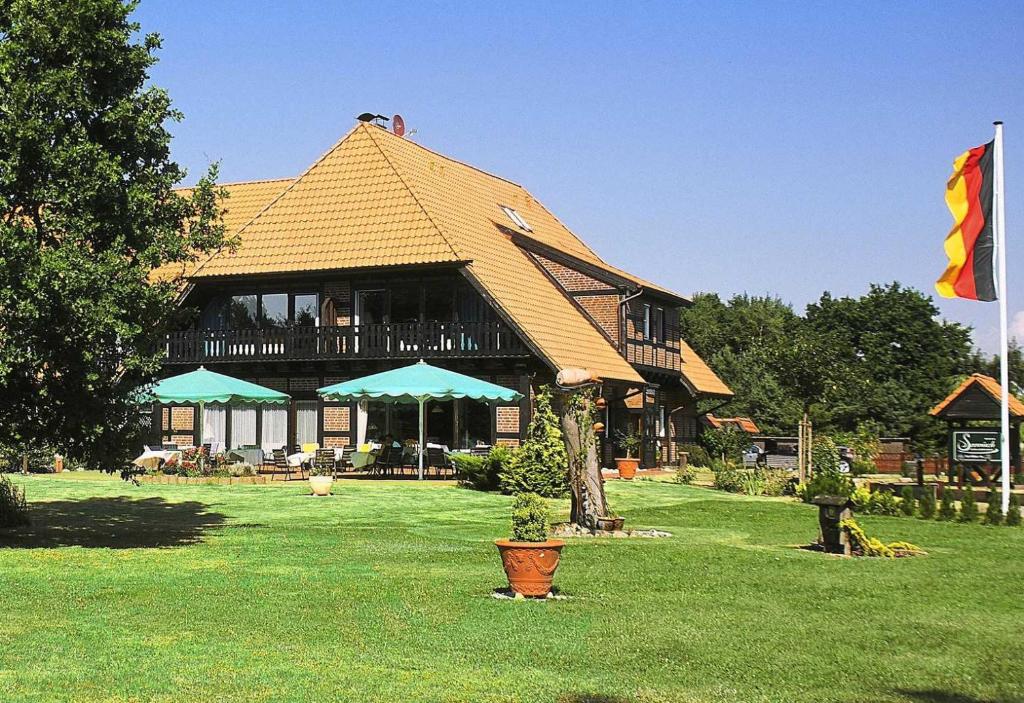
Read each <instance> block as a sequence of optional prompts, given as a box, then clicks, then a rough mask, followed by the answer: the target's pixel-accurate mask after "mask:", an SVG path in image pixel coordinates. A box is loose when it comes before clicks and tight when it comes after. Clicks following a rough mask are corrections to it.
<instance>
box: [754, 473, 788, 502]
mask: <svg viewBox="0 0 1024 703" xmlns="http://www.w3.org/2000/svg"><path fill="white" fill-rule="evenodd" d="M758 474H759V475H760V477H761V481H762V482H763V483H764V488H763V489H762V491H761V495H766V496H784V495H791V494H792V493H793V491H794V488H795V484H794V479H793V476H792V475H791V474H790V473H789V472H788V471H786V470H785V469H765V470H764V471H759V472H758Z"/></svg>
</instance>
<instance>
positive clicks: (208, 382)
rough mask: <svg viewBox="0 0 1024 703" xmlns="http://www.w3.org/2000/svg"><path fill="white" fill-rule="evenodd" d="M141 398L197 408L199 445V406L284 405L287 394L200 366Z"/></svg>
mask: <svg viewBox="0 0 1024 703" xmlns="http://www.w3.org/2000/svg"><path fill="white" fill-rule="evenodd" d="M143 395H144V397H146V398H148V399H150V400H155V401H158V402H160V403H166V404H168V405H194V406H197V407H198V408H199V413H198V418H197V420H196V426H197V427H198V428H199V444H202V443H203V407H204V406H205V405H206V404H207V403H221V404H224V405H238V404H241V403H287V402H288V401H289V400H291V396H289V395H288V394H287V393H282V392H280V391H275V390H273V389H271V388H264V387H263V386H260V385H257V384H255V383H249V382H248V381H243V380H242V379H240V378H233V377H232V376H225V375H224V374H222V373H217V372H216V371H208V370H207V369H206V368H204V367H202V366H200V367H199V368H198V369H196V370H195V371H189V372H188V373H183V374H180V375H178V376H171V377H170V378H165V379H164V380H162V381H160V382H159V383H156V384H154V385H153V386H152V387H150V388H148V389H147V390H146V391H145V392H144V393H143Z"/></svg>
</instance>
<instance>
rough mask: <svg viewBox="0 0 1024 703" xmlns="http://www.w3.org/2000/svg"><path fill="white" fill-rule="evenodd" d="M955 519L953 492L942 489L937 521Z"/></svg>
mask: <svg viewBox="0 0 1024 703" xmlns="http://www.w3.org/2000/svg"><path fill="white" fill-rule="evenodd" d="M955 517H956V503H954V502H953V491H951V490H949V489H948V488H943V489H942V502H941V503H939V520H944V521H946V522H948V521H950V520H952V519H953V518H955Z"/></svg>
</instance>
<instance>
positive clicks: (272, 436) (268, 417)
mask: <svg viewBox="0 0 1024 703" xmlns="http://www.w3.org/2000/svg"><path fill="white" fill-rule="evenodd" d="M262 434H263V436H262V437H261V438H260V448H262V449H263V452H264V453H265V454H268V455H269V454H271V453H272V452H273V451H274V450H275V449H281V448H282V447H284V445H285V444H286V443H287V442H288V410H287V409H286V408H270V407H265V408H263V432H262ZM285 451H286V452H287V447H285Z"/></svg>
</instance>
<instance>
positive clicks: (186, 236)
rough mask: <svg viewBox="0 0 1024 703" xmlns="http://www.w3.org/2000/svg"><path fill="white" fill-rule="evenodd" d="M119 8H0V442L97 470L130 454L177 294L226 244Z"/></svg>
mask: <svg viewBox="0 0 1024 703" xmlns="http://www.w3.org/2000/svg"><path fill="white" fill-rule="evenodd" d="M133 9H134V3H125V2H120V1H119V0H0V398H3V402H2V403H0V438H2V439H0V441H3V442H5V443H8V444H15V445H23V446H34V447H38V446H42V445H45V446H50V447H54V448H56V449H59V450H62V451H64V452H65V453H67V454H69V455H71V456H75V457H78V458H81V459H84V460H87V461H91V462H93V463H95V464H97V465H100V464H102V463H104V462H112V461H117V460H119V459H120V458H121V457H123V454H124V452H126V451H128V450H129V449H130V448H129V447H128V446H127V445H126V435H127V434H128V433H129V432H130V430H131V428H132V427H133V425H137V411H136V409H135V406H134V403H133V401H134V398H135V396H134V394H135V392H136V389H138V387H139V386H141V385H143V384H144V383H146V382H147V381H149V380H151V379H152V378H153V376H154V374H155V372H156V370H157V369H158V367H159V358H160V340H161V339H162V335H163V333H164V331H165V330H166V328H167V326H168V324H169V321H170V319H171V317H172V315H173V314H174V312H173V311H174V309H175V305H174V300H175V296H176V294H177V291H178V289H179V283H178V282H177V281H173V280H165V281H163V282H151V281H150V280H149V274H150V272H151V271H152V270H153V269H154V268H156V267H158V266H160V265H161V264H165V263H168V262H185V261H188V260H191V259H194V258H195V257H196V256H198V255H201V254H202V253H203V252H208V251H211V250H212V249H214V248H216V247H219V246H221V245H222V244H223V243H224V241H223V240H224V231H223V226H222V225H221V224H220V215H221V212H220V211H219V204H218V197H219V196H220V195H221V194H220V193H218V192H217V191H216V188H215V187H214V186H213V182H214V179H215V169H214V168H211V169H210V171H209V172H208V173H207V174H206V176H205V177H204V178H203V179H201V180H200V182H199V185H198V186H197V187H196V188H194V189H192V190H191V192H190V195H189V196H188V197H181V196H180V195H178V194H176V193H175V192H174V190H173V188H174V186H175V185H176V184H177V183H179V182H180V181H181V180H182V179H183V178H184V176H185V172H184V171H183V170H182V168H180V167H179V166H178V165H177V164H176V163H174V162H173V161H172V160H171V158H170V152H169V145H170V139H171V137H170V134H169V132H168V131H167V124H168V123H170V122H173V121H176V120H178V119H180V117H181V116H180V115H179V113H178V112H176V111H175V110H174V109H173V108H172V107H171V102H170V99H169V98H168V96H167V94H166V93H165V92H164V91H163V90H160V89H158V88H156V87H153V86H150V85H148V70H149V69H150V67H151V66H152V65H153V64H154V62H155V58H154V52H155V51H156V50H157V49H158V47H159V45H160V41H159V38H158V37H157V36H156V35H153V34H147V35H141V34H139V29H140V28H139V26H138V25H137V24H136V23H133V22H132V21H131V20H130V14H131V12H132V10H133Z"/></svg>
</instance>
